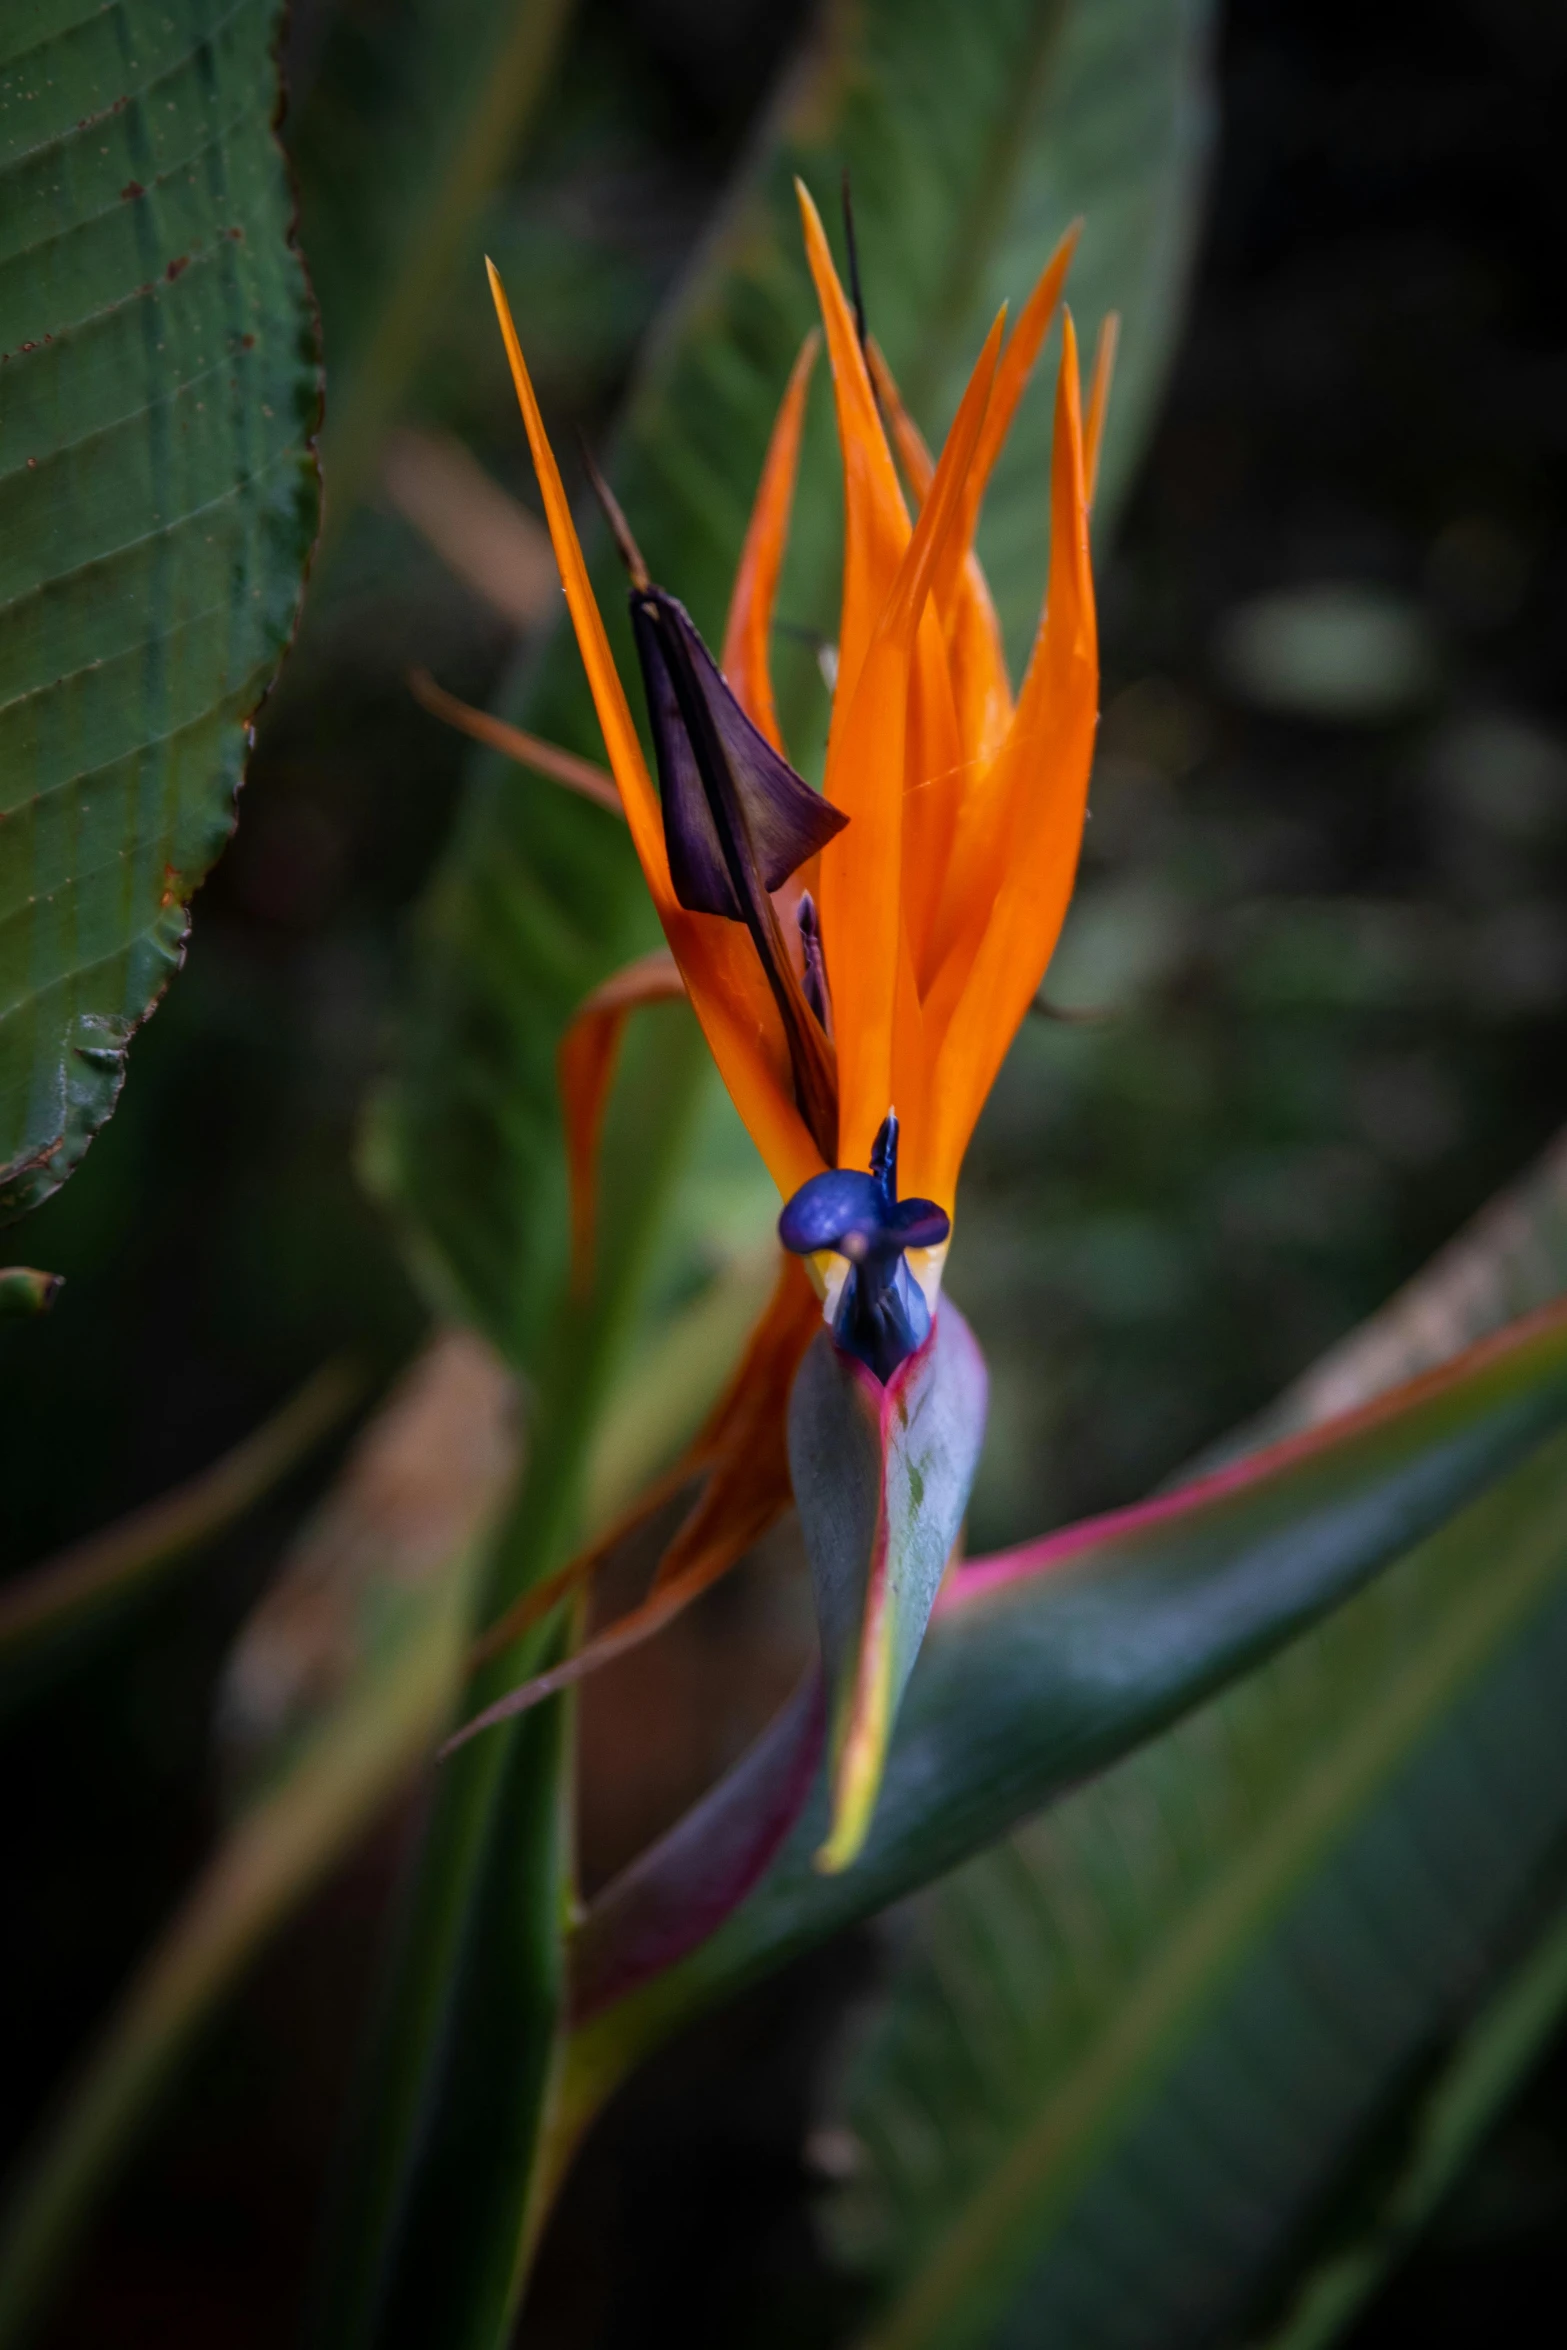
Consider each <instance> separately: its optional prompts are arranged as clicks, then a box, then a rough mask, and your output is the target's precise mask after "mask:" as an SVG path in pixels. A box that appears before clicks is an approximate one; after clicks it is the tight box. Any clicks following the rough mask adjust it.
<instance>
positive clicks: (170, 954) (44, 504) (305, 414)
mask: <svg viewBox="0 0 1567 2350" xmlns="http://www.w3.org/2000/svg"><path fill="white" fill-rule="evenodd" d="M278 13H279V12H278V8H277V6H276V0H237V4H236V0H118V4H117V5H115V6H113V7H100V6H97V5H94V4H91V0H11V4H10V5H9V6H8V7H7V8H6V10H5V11H4V13H3V16H0V353H3V357H0V607H3V609H4V619H5V625H4V630H3V633H0V814H3V817H4V822H3V824H0V1209H4V1210H9V1211H11V1212H15V1211H16V1210H18V1209H20V1208H25V1207H29V1206H31V1205H33V1204H34V1203H35V1202H36V1201H38V1200H40V1199H43V1198H45V1197H46V1196H47V1195H48V1193H49V1192H51V1191H53V1190H54V1189H55V1188H56V1187H57V1186H58V1185H59V1184H60V1183H62V1182H63V1181H64V1179H65V1177H66V1176H67V1175H68V1174H69V1173H70V1172H71V1169H72V1168H73V1167H74V1165H75V1164H76V1162H77V1161H78V1159H79V1158H80V1157H81V1154H82V1152H83V1151H84V1150H85V1148H86V1146H87V1144H88V1142H89V1141H90V1140H91V1139H92V1136H93V1134H94V1132H95V1131H96V1129H97V1128H98V1126H99V1125H101V1124H102V1122H103V1120H104V1118H106V1117H107V1115H108V1114H109V1111H110V1110H111V1109H112V1108H113V1105H114V1099H115V1095H116V1094H117V1092H118V1090H119V1086H120V1083H121V1080H122V1077H123V1068H124V1056H125V1047H126V1044H127V1042H128V1040H129V1038H130V1036H131V1034H132V1032H133V1031H134V1029H135V1028H136V1026H137V1025H138V1023H139V1022H140V1021H141V1020H143V1019H144V1018H145V1017H146V1015H147V1013H148V1011H149V1010H150V1008H151V1006H152V1005H153V1003H154V1002H155V1001H156V1000H157V997H158V994H159V992H160V990H161V989H162V988H163V986H164V985H165V983H166V982H167V980H168V978H169V975H170V973H171V972H172V971H174V970H175V969H176V968H177V966H178V964H179V960H180V956H181V952H182V949H183V942H184V937H185V927H186V919H187V908H188V905H189V901H190V896H191V893H192V891H193V890H194V889H195V887H196V885H197V883H198V882H199V881H200V880H201V878H202V876H203V875H204V874H205V872H206V871H207V869H208V867H209V866H210V865H211V863H212V860H213V858H214V857H215V856H216V855H217V854H218V852H219V850H220V849H221V848H222V846H223V844H224V842H225V841H226V840H227V838H228V835H229V832H230V830H231V829H232V827H233V823H234V794H235V790H236V788H237V786H238V783H239V780H240V776H241V772H242V770H243V767H244V761H245V751H246V744H247V739H248V738H247V727H248V722H249V719H250V716H251V713H252V712H253V711H254V709H255V707H256V705H257V703H258V702H259V701H260V700H261V697H262V695H263V694H264V693H265V692H266V689H267V687H268V685H269V684H270V682H271V680H272V677H273V675H274V673H275V671H276V669H277V665H278V661H279V659H280V657H281V655H282V652H283V649H284V647H285V646H286V644H287V642H288V639H289V636H290V634H291V632H292V629H293V626H294V620H295V615H296V613H297V610H298V605H299V597H300V588H301V581H302V577H303V572H304V566H305V562H306V559H307V557H308V554H309V551H310V546H311V543H312V541H313V539H314V536H315V528H316V509H317V485H316V473H315V465H314V461H313V458H312V455H311V449H310V435H311V433H312V432H313V430H314V428H315V422H316V415H317V410H318V407H319V403H320V388H319V378H318V370H317V362H316V352H315V342H314V330H313V321H312V313H311V308H310V303H309V298H308V293H307V289H306V285H305V278H304V272H303V269H302V267H301V264H300V261H299V258H298V256H297V254H296V253H294V252H293V251H292V250H291V248H290V244H289V214H290V200H289V192H288V186H287V182H286V180H285V176H284V171H283V163H282V158H281V155H280V154H279V151H278V148H277V144H276V141H275V139H274V136H273V128H272V125H273V118H274V116H275V114H276V112H277V109H278V103H279V99H278V81H277V71H276V66H275V62H274V57H273V45H274V41H275V38H276V33H277V24H278Z"/></svg>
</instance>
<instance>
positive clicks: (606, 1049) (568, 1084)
mask: <svg viewBox="0 0 1567 2350" xmlns="http://www.w3.org/2000/svg"><path fill="white" fill-rule="evenodd" d="M685 992H686V983H685V981H684V980H683V979H682V977H681V975H680V966H679V964H678V963H677V962H676V961H675V958H674V956H673V955H672V954H671V953H670V952H669V950H668V948H667V947H658V948H656V949H655V950H654V952H653V953H652V954H651V955H643V956H642V957H641V958H640V959H639V960H638V961H637V962H635V963H628V964H627V965H626V967H625V969H624V970H623V971H617V972H615V974H614V975H613V977H612V978H609V979H606V980H605V981H604V983H603V985H602V986H600V987H596V988H594V990H593V992H592V994H591V995H589V996H586V997H584V999H583V1001H582V1002H581V1003H580V1004H579V1005H578V1007H577V1010H576V1013H575V1015H574V1016H573V1019H572V1023H571V1026H570V1027H569V1028H568V1029H567V1031H566V1033H565V1035H564V1036H563V1037H562V1038H561V1042H560V1052H559V1055H558V1058H557V1070H558V1074H559V1078H560V1098H561V1108H562V1110H563V1112H564V1114H565V1124H566V1172H567V1179H568V1182H569V1184H570V1189H571V1285H572V1288H573V1289H574V1290H575V1291H576V1292H577V1294H578V1295H579V1296H581V1295H582V1294H583V1293H584V1292H585V1291H586V1290H587V1289H588V1288H589V1287H590V1286H591V1284H592V1280H593V1236H594V1227H595V1223H596V1221H597V1207H598V1149H599V1137H600V1135H601V1134H602V1133H603V1131H604V1111H605V1106H606V1104H607V1103H608V1100H609V1089H610V1083H611V1081H612V1079H613V1077H614V1074H615V1063H616V1061H617V1059H618V1058H619V1056H620V1040H621V1038H622V1036H623V1035H624V1034H625V1028H626V1022H627V1021H628V1020H629V1019H630V1017H631V1015H632V1013H633V1012H634V1011H636V1010H637V1008H638V1006H639V1005H642V1004H663V1003H669V1002H670V1001H671V1000H672V999H674V998H675V997H680V996H684V994H685Z"/></svg>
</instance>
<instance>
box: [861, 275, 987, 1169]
mask: <svg viewBox="0 0 1567 2350" xmlns="http://www.w3.org/2000/svg"><path fill="white" fill-rule="evenodd" d="M1002 323H1003V322H1002V319H1001V318H999V317H998V318H997V320H996V323H995V325H994V326H993V327H992V329H991V331H990V335H989V338H988V340H987V342H986V344H985V348H984V350H983V351H982V352H981V353H980V356H979V360H978V363H977V365H976V366H975V369H974V373H973V375H972V376H971V377H970V379H969V385H968V389H967V391H966V392H965V393H964V395H963V399H962V402H961V404H960V406H959V408H958V413H957V415H956V417H955V418H954V419H953V424H952V430H951V432H950V433H949V434H948V435H947V444H946V447H945V448H944V449H943V450H942V453H941V462H940V464H939V465H938V466H937V468H936V475H935V479H934V481H933V482H932V484H931V490H930V495H929V497H928V498H927V499H926V501H925V504H924V506H923V507H922V509H921V511H920V518H919V522H918V524H917V526H916V528H915V531H914V535H913V537H912V538H911V539H910V541H909V545H908V548H907V551H906V553H905V554H904V557H903V560H902V562H901V563H900V564H899V566H898V570H897V573H896V576H895V578H894V580H893V582H892V587H891V592H890V593H889V594H888V596H887V598H886V601H885V604H884V606H883V609H882V611H881V614H880V616H879V618H878V621H877V625H876V630H875V634H874V636H873V637H872V639H871V642H870V645H869V647H868V648H867V651H866V654H865V658H864V661H863V662H862V664H861V670H860V676H859V679H858V681H857V683H856V685H855V686H854V688H853V692H852V698H851V700H850V703H849V710H848V716H847V719H846V720H845V721H844V722H843V724H842V725H841V726H840V725H839V724H838V722H837V713H836V711H835V713H834V729H833V736H832V739H831V740H830V741H829V743H828V748H827V793H828V797H829V798H830V799H831V800H832V801H833V803H834V805H835V806H837V807H840V808H842V809H843V811H844V813H845V814H846V815H847V816H848V817H849V820H850V821H849V825H848V829H847V830H846V831H845V832H843V833H842V834H840V835H839V837H838V839H837V840H836V841H834V842H833V844H832V854H831V855H830V856H827V857H824V858H823V859H822V938H823V944H824V946H825V949H826V956H827V973H828V980H829V983H830V987H831V993H832V1001H833V1018H834V1021H835V1024H836V1033H837V1037H838V1087H839V1118H838V1162H839V1164H840V1166H846V1167H857V1166H864V1165H867V1164H868V1163H869V1154H870V1147H871V1142H872V1139H873V1137H874V1135H875V1133H876V1129H877V1127H878V1126H879V1125H880V1124H881V1121H882V1119H883V1118H884V1117H885V1116H886V1114H887V1109H888V1105H889V1104H890V1102H891V1101H892V1093H891V1084H892V1064H893V1034H892V1028H893V1004H894V998H895V995H896V990H897V977H898V966H899V957H900V953H901V951H902V948H901V940H902V935H903V910H902V906H901V904H900V897H901V891H900V890H899V889H898V888H897V887H896V886H894V885H893V877H895V876H898V875H900V874H901V872H902V865H903V807H904V780H905V746H906V738H907V722H908V703H909V670H910V663H911V659H912V656H913V652H914V638H915V632H916V630H917V628H918V626H919V623H920V619H921V617H922V614H923V611H924V607H925V602H926V598H927V596H928V595H929V593H930V584H931V579H932V577H933V575H934V573H935V570H936V566H937V564H938V563H939V562H940V560H941V558H942V555H943V553H944V552H945V549H946V547H947V544H948V541H949V538H950V536H951V533H952V532H953V531H954V530H955V529H957V528H958V527H959V526H960V524H961V520H962V497H963V485H964V481H965V479H966V476H967V472H968V468H969V465H970V464H971V463H972V461H973V456H974V450H975V447H976V444H977V442H978V439H979V432H980V427H981V425H982V424H983V422H984V416H985V404H986V402H987V400H988V399H989V397H990V387H991V383H992V381H993V380H994V377H995V371H996V360H997V355H998V353H999V350H1000V346H1001V329H1002ZM839 691H840V698H841V695H842V688H841V687H840V689H839Z"/></svg>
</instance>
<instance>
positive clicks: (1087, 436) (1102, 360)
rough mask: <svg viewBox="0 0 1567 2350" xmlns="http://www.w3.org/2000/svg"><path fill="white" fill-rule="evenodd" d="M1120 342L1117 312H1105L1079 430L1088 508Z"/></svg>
mask: <svg viewBox="0 0 1567 2350" xmlns="http://www.w3.org/2000/svg"><path fill="white" fill-rule="evenodd" d="M1120 341H1121V316H1120V312H1119V311H1116V310H1110V311H1107V312H1106V313H1105V316H1104V317H1103V318H1102V319H1101V320H1100V322H1099V342H1098V345H1097V347H1096V349H1095V351H1094V373H1093V381H1092V382H1091V383H1090V384H1089V387H1088V421H1087V423H1086V424H1085V425H1084V426H1083V491H1084V495H1085V496H1086V498H1087V500H1088V503H1089V504H1090V506H1091V505H1092V504H1093V502H1094V488H1095V485H1096V483H1097V482H1098V480H1099V450H1100V445H1101V443H1102V442H1103V440H1104V437H1105V417H1106V416H1107V415H1108V413H1109V409H1110V383H1111V379H1112V377H1113V376H1114V374H1115V354H1116V351H1117V349H1118V348H1119V345H1120Z"/></svg>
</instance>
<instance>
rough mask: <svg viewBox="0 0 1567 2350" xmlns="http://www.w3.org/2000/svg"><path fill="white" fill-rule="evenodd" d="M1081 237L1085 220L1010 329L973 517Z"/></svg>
mask: <svg viewBox="0 0 1567 2350" xmlns="http://www.w3.org/2000/svg"><path fill="white" fill-rule="evenodd" d="M1082 233H1083V224H1082V222H1081V221H1080V220H1074V221H1073V223H1072V225H1071V227H1070V228H1069V229H1068V230H1067V232H1066V234H1065V235H1064V236H1063V237H1062V239H1061V242H1060V243H1059V244H1058V245H1057V247H1056V249H1055V251H1054V252H1053V253H1052V254H1051V256H1050V259H1049V260H1048V261H1047V262H1046V263H1045V266H1044V268H1043V269H1042V270H1041V271H1040V273H1039V277H1038V281H1037V282H1036V284H1035V287H1034V290H1033V292H1032V293H1031V294H1030V295H1029V297H1028V300H1027V301H1026V302H1025V303H1024V305H1023V307H1022V309H1021V310H1020V311H1019V312H1018V319H1017V325H1016V326H1015V327H1014V328H1013V330H1012V335H1011V339H1010V340H1009V342H1008V344H1007V347H1006V350H1005V352H1004V353H1003V355H1002V360H1001V365H1000V366H999V367H998V368H997V370H996V388H995V390H994V392H993V393H992V394H991V399H990V410H989V413H988V415H987V416H986V418H985V429H984V431H983V433H982V434H981V435H980V443H979V455H978V456H977V457H976V459H975V461H974V471H973V473H972V474H971V476H970V478H969V496H970V498H971V500H972V503H973V511H974V512H975V513H977V512H978V510H979V501H980V499H981V498H982V497H983V496H984V494H985V485H986V483H987V482H988V481H989V479H990V476H991V473H992V471H993V470H994V468H995V463H996V459H997V458H998V457H999V456H1000V454H1001V450H1002V445H1003V443H1004V442H1005V440H1006V437H1007V434H1008V433H1009V432H1010V431H1011V430H1012V419H1013V418H1014V417H1015V416H1016V414H1017V410H1018V402H1019V401H1020V400H1021V399H1022V397H1023V394H1024V392H1025V391H1026V389H1027V388H1028V379H1029V377H1030V376H1031V375H1032V374H1033V372H1034V362H1035V361H1036V360H1037V359H1038V357H1039V354H1040V351H1041V349H1042V348H1043V346H1044V340H1045V337H1046V335H1047V334H1048V333H1049V332H1050V322H1051V320H1052V319H1053V318H1054V316H1055V314H1056V308H1057V305H1058V304H1059V302H1060V300H1061V289H1062V288H1063V286H1064V285H1065V284H1066V273H1067V271H1068V270H1069V269H1070V268H1071V266H1072V256H1073V254H1074V253H1075V252H1076V251H1077V240H1078V238H1079V237H1080V236H1081V235H1082Z"/></svg>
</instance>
